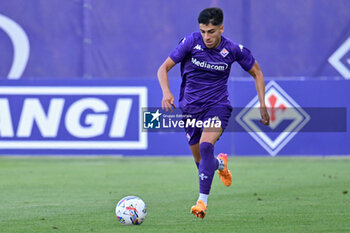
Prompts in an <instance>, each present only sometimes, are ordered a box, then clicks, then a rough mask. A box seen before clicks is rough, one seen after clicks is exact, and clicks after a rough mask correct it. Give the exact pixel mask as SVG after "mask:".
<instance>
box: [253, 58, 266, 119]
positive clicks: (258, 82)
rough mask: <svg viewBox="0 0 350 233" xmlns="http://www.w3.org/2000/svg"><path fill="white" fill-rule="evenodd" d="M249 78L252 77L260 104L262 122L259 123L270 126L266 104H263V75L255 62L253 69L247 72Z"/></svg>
mask: <svg viewBox="0 0 350 233" xmlns="http://www.w3.org/2000/svg"><path fill="white" fill-rule="evenodd" d="M248 72H249V74H250V75H251V76H253V78H254V81H255V87H256V91H257V93H258V98H259V102H260V114H261V118H262V120H261V121H260V122H261V123H263V124H264V125H269V124H270V117H269V114H268V112H267V108H266V104H265V82H264V75H263V73H262V71H261V69H260V66H259V64H258V62H257V61H255V63H254V65H253V67H252V68H251V69H250V70H249V71H248Z"/></svg>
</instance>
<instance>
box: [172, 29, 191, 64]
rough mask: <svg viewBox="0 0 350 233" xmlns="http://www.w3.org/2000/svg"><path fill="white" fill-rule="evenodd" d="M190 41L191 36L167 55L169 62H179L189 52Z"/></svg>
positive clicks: (185, 38)
mask: <svg viewBox="0 0 350 233" xmlns="http://www.w3.org/2000/svg"><path fill="white" fill-rule="evenodd" d="M192 41H193V38H192V36H191V35H190V36H187V37H184V38H183V39H182V40H181V41H180V43H179V44H178V45H177V47H176V48H175V49H174V50H173V51H172V52H171V53H170V54H169V57H170V58H171V60H173V61H174V62H175V63H179V62H181V61H182V60H183V59H184V58H185V57H186V55H187V54H188V53H189V52H190V51H191V47H192Z"/></svg>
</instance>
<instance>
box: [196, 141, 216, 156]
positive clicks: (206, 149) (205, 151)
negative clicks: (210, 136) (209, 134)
mask: <svg viewBox="0 0 350 233" xmlns="http://www.w3.org/2000/svg"><path fill="white" fill-rule="evenodd" d="M199 151H200V154H201V158H202V159H203V160H205V159H210V157H212V156H214V145H213V144H211V143H210V142H202V143H201V144H199Z"/></svg>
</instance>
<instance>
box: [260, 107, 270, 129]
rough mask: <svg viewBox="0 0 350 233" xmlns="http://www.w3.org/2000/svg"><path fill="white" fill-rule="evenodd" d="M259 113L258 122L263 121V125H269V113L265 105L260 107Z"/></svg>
mask: <svg viewBox="0 0 350 233" xmlns="http://www.w3.org/2000/svg"><path fill="white" fill-rule="evenodd" d="M260 115H261V120H260V122H261V123H263V124H264V125H269V124H270V116H269V113H268V112H267V108H266V106H264V107H260Z"/></svg>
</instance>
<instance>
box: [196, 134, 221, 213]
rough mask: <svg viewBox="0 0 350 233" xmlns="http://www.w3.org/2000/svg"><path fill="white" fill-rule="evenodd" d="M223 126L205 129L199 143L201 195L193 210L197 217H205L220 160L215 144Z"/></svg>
mask: <svg viewBox="0 0 350 233" xmlns="http://www.w3.org/2000/svg"><path fill="white" fill-rule="evenodd" d="M222 131H223V130H222V128H217V129H215V130H208V129H204V130H203V132H202V136H201V139H200V143H199V151H200V156H201V161H200V164H199V170H198V174H199V197H198V200H197V204H196V205H194V206H192V208H191V212H192V214H194V215H196V216H197V217H201V218H204V216H205V214H206V209H207V208H206V207H207V204H208V197H209V193H210V189H211V184H212V182H213V177H214V174H215V170H217V169H218V167H219V164H220V163H219V161H218V159H216V158H215V156H214V145H215V142H216V141H217V140H218V139H219V137H220V135H221V134H222Z"/></svg>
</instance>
